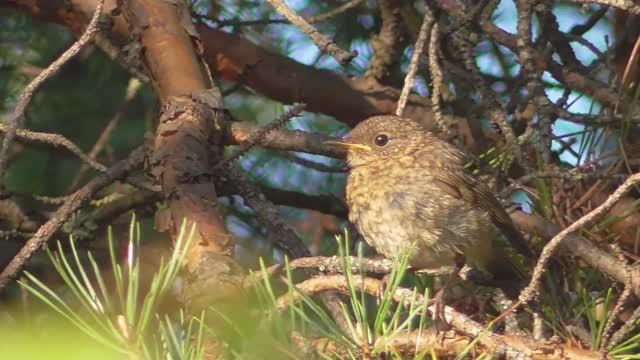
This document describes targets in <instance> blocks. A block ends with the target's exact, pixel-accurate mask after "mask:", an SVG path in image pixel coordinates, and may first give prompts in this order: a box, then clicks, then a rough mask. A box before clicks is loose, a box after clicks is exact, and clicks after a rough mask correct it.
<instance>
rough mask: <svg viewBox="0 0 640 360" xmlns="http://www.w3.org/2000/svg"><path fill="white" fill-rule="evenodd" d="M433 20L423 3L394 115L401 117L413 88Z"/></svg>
mask: <svg viewBox="0 0 640 360" xmlns="http://www.w3.org/2000/svg"><path fill="white" fill-rule="evenodd" d="M434 21H435V20H434V19H433V16H432V15H431V10H430V9H429V6H428V5H427V4H425V6H424V17H423V19H422V26H420V32H419V33H418V39H417V40H416V44H415V45H414V47H413V54H412V55H411V61H410V62H409V70H408V71H407V76H406V77H405V78H404V86H403V87H402V92H401V93H400V98H399V99H398V106H397V108H396V116H399V117H402V114H403V113H404V107H405V106H406V105H407V100H408V99H409V93H411V89H412V88H413V82H414V81H415V78H416V73H417V72H418V67H419V65H420V57H421V56H422V51H423V50H424V44H425V42H426V41H427V35H428V34H429V28H430V27H431V26H432V25H433V23H434Z"/></svg>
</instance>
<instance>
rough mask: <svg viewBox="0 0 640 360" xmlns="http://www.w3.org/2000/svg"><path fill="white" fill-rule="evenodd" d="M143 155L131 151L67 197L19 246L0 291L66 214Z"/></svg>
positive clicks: (140, 150)
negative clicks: (29, 237)
mask: <svg viewBox="0 0 640 360" xmlns="http://www.w3.org/2000/svg"><path fill="white" fill-rule="evenodd" d="M143 157H144V149H143V148H142V147H140V148H138V149H136V150H134V151H133V152H132V153H131V154H130V155H129V157H128V158H126V159H124V160H121V161H120V162H118V163H117V164H115V165H114V166H113V167H111V168H109V169H108V170H107V172H106V173H104V174H102V175H100V176H98V177H96V178H94V179H93V180H91V181H90V182H89V183H87V184H86V185H85V186H83V187H82V188H80V189H79V190H78V191H76V192H75V193H73V195H71V196H69V198H68V200H67V201H66V202H65V203H64V205H62V206H61V207H59V208H58V210H56V212H55V213H54V214H53V216H51V218H50V219H49V221H47V222H46V223H45V224H44V225H42V226H41V227H40V228H39V229H38V231H37V232H36V234H35V235H34V236H33V237H32V238H31V239H29V240H28V241H27V242H26V244H25V245H24V246H23V247H22V249H20V252H19V253H18V254H17V255H16V256H14V258H13V259H12V260H11V262H9V264H8V265H7V266H6V267H5V268H4V270H3V271H2V273H0V291H2V290H3V289H4V288H5V287H6V286H7V284H9V282H10V281H11V280H12V279H13V278H14V277H16V276H17V275H18V273H19V272H20V271H21V270H22V269H23V268H24V266H25V265H26V264H27V262H28V261H29V259H31V257H32V256H33V254H35V253H36V252H37V251H38V250H40V249H42V247H43V246H44V245H45V244H46V242H47V241H48V240H49V239H50V238H51V237H52V236H53V235H54V234H55V233H56V232H57V231H58V229H60V227H61V226H62V225H63V224H64V223H65V222H66V221H67V220H68V219H69V217H70V216H71V215H72V214H73V213H74V212H75V211H76V210H78V209H79V208H80V207H81V206H82V205H83V204H84V203H85V202H87V201H88V200H90V199H91V197H92V196H94V195H95V194H96V193H97V192H98V191H100V190H101V189H103V188H104V187H105V186H108V185H110V184H112V183H113V182H114V181H116V180H118V179H121V178H123V177H124V176H126V175H127V173H129V172H130V171H132V170H133V169H135V168H137V167H139V166H140V165H141V164H142V160H143Z"/></svg>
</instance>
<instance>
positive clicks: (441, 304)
mask: <svg viewBox="0 0 640 360" xmlns="http://www.w3.org/2000/svg"><path fill="white" fill-rule="evenodd" d="M445 295H446V290H445V289H441V290H440V291H438V292H437V293H436V295H435V296H434V297H433V298H432V299H431V300H429V306H433V307H434V308H433V312H432V316H433V322H434V323H435V324H436V326H435V328H436V331H437V329H438V326H437V325H438V324H437V323H438V322H443V323H445V324H447V320H446V317H445V313H444V309H445V305H446V304H445Z"/></svg>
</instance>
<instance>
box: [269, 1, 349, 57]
mask: <svg viewBox="0 0 640 360" xmlns="http://www.w3.org/2000/svg"><path fill="white" fill-rule="evenodd" d="M267 1H268V2H269V4H270V5H271V6H272V7H273V8H274V9H275V10H276V11H277V12H279V13H280V15H282V16H284V17H285V18H287V20H289V21H290V22H291V24H293V25H294V26H296V27H297V28H299V29H300V30H301V31H302V32H303V33H304V34H305V35H307V36H308V37H309V39H311V41H313V43H314V44H316V46H317V47H318V48H319V49H320V51H322V52H325V53H327V54H329V55H330V56H332V57H333V58H334V59H336V61H337V62H339V63H340V64H341V65H343V66H346V65H348V64H349V63H350V62H351V60H353V58H354V57H356V56H357V55H358V54H357V53H356V52H354V53H350V52H348V51H345V50H343V49H341V48H340V47H338V45H336V43H334V42H333V41H332V40H331V39H329V38H327V37H326V36H324V35H322V34H321V33H320V31H318V29H316V28H315V27H313V26H312V25H311V24H309V23H308V22H307V21H306V20H305V19H304V18H303V17H302V16H300V15H298V14H296V12H295V11H293V9H291V8H290V7H288V6H287V4H285V3H284V1H283V0H267Z"/></svg>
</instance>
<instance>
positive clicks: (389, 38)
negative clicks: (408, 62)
mask: <svg viewBox="0 0 640 360" xmlns="http://www.w3.org/2000/svg"><path fill="white" fill-rule="evenodd" d="M401 6H402V1H398V0H380V17H381V18H382V26H381V28H380V33H378V34H377V35H374V36H373V37H372V38H371V49H372V50H373V57H372V58H371V61H370V62H369V67H368V68H367V72H366V73H365V74H364V77H365V78H374V79H376V80H377V81H380V82H382V83H387V82H388V79H389V77H390V76H391V67H392V66H394V65H396V64H397V63H398V61H399V59H400V58H401V57H402V56H401V55H402V48H403V43H404V35H405V34H404V31H403V24H402V12H401Z"/></svg>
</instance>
